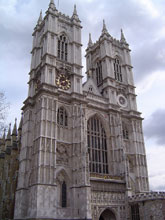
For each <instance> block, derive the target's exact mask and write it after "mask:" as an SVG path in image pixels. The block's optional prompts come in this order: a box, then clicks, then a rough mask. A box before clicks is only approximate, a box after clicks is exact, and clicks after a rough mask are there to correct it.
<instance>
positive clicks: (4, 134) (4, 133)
mask: <svg viewBox="0 0 165 220" xmlns="http://www.w3.org/2000/svg"><path fill="white" fill-rule="evenodd" d="M5 137H6V129H4V131H3V137H2V139H3V141H5Z"/></svg>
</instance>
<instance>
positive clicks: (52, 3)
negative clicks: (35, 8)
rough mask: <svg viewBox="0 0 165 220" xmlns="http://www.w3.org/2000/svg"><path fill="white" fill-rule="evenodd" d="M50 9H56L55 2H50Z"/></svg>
mask: <svg viewBox="0 0 165 220" xmlns="http://www.w3.org/2000/svg"><path fill="white" fill-rule="evenodd" d="M49 8H52V9H55V8H56V7H55V4H54V0H50V3H49Z"/></svg>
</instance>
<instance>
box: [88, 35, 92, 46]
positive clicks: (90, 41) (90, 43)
mask: <svg viewBox="0 0 165 220" xmlns="http://www.w3.org/2000/svg"><path fill="white" fill-rule="evenodd" d="M92 45H93V43H92V38H91V33H89V41H88V47H91V46H92Z"/></svg>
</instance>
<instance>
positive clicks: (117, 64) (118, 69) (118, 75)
mask: <svg viewBox="0 0 165 220" xmlns="http://www.w3.org/2000/svg"><path fill="white" fill-rule="evenodd" d="M114 73H115V79H116V80H117V81H119V82H122V81H123V79H122V74H121V64H120V60H119V59H118V58H115V62H114Z"/></svg>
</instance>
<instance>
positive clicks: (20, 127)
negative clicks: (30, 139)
mask: <svg viewBox="0 0 165 220" xmlns="http://www.w3.org/2000/svg"><path fill="white" fill-rule="evenodd" d="M22 123H23V113H22V115H21V120H20V123H19V127H18V130H22Z"/></svg>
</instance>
